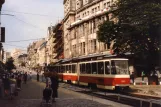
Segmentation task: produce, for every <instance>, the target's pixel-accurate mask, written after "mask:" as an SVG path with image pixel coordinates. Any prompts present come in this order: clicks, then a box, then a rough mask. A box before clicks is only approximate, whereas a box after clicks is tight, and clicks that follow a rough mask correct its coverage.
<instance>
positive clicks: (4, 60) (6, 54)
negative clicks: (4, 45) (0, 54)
mask: <svg viewBox="0 0 161 107" xmlns="http://www.w3.org/2000/svg"><path fill="white" fill-rule="evenodd" d="M10 57H11V52H4V58H3V63H6V61H7V59H8V58H10Z"/></svg>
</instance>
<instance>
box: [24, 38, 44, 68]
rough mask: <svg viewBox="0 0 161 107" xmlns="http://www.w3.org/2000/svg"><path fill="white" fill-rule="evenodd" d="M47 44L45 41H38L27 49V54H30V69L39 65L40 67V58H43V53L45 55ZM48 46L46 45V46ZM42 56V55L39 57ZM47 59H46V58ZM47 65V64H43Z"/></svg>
mask: <svg viewBox="0 0 161 107" xmlns="http://www.w3.org/2000/svg"><path fill="white" fill-rule="evenodd" d="M45 42H46V40H45V39H42V40H38V41H36V42H33V43H32V44H31V45H29V47H28V48H27V54H28V65H29V66H30V68H34V67H36V66H38V65H40V63H39V62H40V60H41V59H40V56H42V54H41V53H43V49H42V47H43V48H44V46H43V44H44V43H45ZM45 45H46V44H45ZM41 46H42V47H41ZM39 54H40V55H39ZM44 59H45V58H44ZM43 63H45V62H43Z"/></svg>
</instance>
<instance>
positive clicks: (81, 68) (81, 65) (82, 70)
mask: <svg viewBox="0 0 161 107" xmlns="http://www.w3.org/2000/svg"><path fill="white" fill-rule="evenodd" d="M80 73H81V74H85V73H86V70H85V64H80Z"/></svg>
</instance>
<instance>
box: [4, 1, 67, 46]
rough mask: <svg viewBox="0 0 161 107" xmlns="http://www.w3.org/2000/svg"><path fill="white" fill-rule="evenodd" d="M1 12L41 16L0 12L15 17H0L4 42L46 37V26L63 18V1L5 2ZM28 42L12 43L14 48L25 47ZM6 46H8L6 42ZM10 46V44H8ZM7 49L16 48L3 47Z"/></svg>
mask: <svg viewBox="0 0 161 107" xmlns="http://www.w3.org/2000/svg"><path fill="white" fill-rule="evenodd" d="M2 10H10V11H18V12H25V13H33V14H42V15H48V16H41V15H31V14H30V15H29V14H22V13H21V14H20V13H16V12H9V11H2V12H3V13H8V14H14V15H15V16H14V17H12V16H2V18H1V21H2V26H5V27H6V41H17V40H26V39H35V38H42V37H47V28H48V26H50V25H51V23H52V25H54V24H55V23H57V22H58V19H60V18H63V14H64V13H63V12H64V11H63V0H6V2H5V4H4V5H3V7H2ZM31 42H32V41H28V42H19V43H12V45H16V46H24V47H27V46H28V45H29V43H31ZM6 44H9V43H7V42H6ZM10 44H11V43H10ZM4 47H5V48H6V49H7V48H8V49H9V48H17V47H11V46H7V45H6V46H4Z"/></svg>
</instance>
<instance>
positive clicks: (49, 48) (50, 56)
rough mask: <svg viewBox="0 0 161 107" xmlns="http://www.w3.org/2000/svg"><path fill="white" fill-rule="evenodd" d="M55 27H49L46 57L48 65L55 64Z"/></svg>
mask: <svg viewBox="0 0 161 107" xmlns="http://www.w3.org/2000/svg"><path fill="white" fill-rule="evenodd" d="M54 28H55V26H51V27H48V37H47V44H46V47H47V50H46V55H47V65H48V64H50V63H52V62H53V58H54V56H55V54H54V53H53V46H54V43H53V41H54V40H55V38H54V37H53V36H54V34H55V33H54V32H53V30H54Z"/></svg>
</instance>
